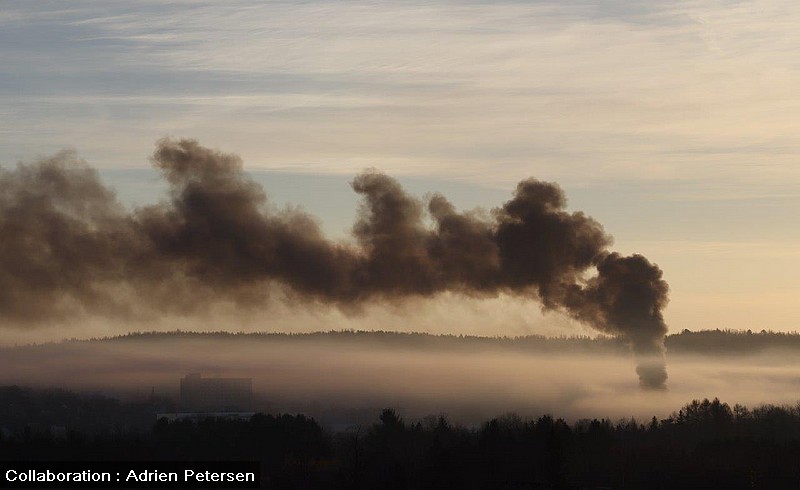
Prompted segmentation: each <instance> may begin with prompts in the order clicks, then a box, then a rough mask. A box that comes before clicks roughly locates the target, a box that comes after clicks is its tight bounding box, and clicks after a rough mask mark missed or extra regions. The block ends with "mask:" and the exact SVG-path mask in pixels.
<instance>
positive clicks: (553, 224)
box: [0, 139, 668, 388]
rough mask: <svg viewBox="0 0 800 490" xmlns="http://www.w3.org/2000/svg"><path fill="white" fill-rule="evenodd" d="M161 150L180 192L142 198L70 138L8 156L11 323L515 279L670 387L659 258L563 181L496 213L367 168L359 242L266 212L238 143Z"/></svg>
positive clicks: (520, 291)
mask: <svg viewBox="0 0 800 490" xmlns="http://www.w3.org/2000/svg"><path fill="white" fill-rule="evenodd" d="M152 161H153V164H154V165H155V167H156V168H158V169H159V170H161V172H162V174H163V177H164V178H165V179H166V181H167V182H168V183H169V186H170V187H169V189H170V190H169V195H168V196H167V199H166V200H164V201H163V202H161V203H159V204H155V205H150V206H145V207H142V208H138V209H136V210H134V211H132V212H130V211H127V210H126V209H125V208H124V207H123V206H121V205H120V204H119V203H118V202H117V201H116V198H115V196H114V193H113V192H112V191H111V190H109V189H108V188H106V187H105V186H104V185H103V184H102V182H100V180H99V178H98V175H97V173H96V171H94V170H93V169H91V168H90V167H89V166H88V165H87V164H86V163H85V162H83V161H81V160H79V159H77V158H76V157H75V155H73V154H71V153H69V152H62V153H60V154H58V155H56V156H54V157H52V158H49V159H45V160H41V161H39V162H36V163H32V164H18V165H17V167H16V169H15V170H11V171H0V172H2V173H0V237H1V238H0V324H2V325H4V326H6V327H10V326H33V325H37V324H44V323H48V322H53V321H55V320H56V319H58V318H63V317H67V316H80V315H106V316H113V317H115V318H119V317H122V318H125V317H126V316H135V315H141V314H142V312H144V311H150V312H155V313H177V314H185V315H190V314H197V313H201V312H202V311H203V310H204V309H205V308H208V307H209V305H210V304H214V303H215V302H219V301H228V302H233V303H235V304H237V305H238V306H241V307H263V306H264V305H266V304H268V302H269V297H268V294H269V291H270V290H271V288H270V287H269V286H270V285H274V284H279V285H281V286H282V287H283V288H285V289H286V290H287V291H288V293H289V295H290V298H291V299H292V300H296V301H310V302H319V303H324V304H330V305H334V306H336V307H338V308H341V309H342V310H344V311H348V312H355V311H358V309H359V307H360V306H361V305H362V304H364V302H366V301H385V302H391V301H393V300H397V299H400V298H415V297H419V298H424V297H429V296H431V295H435V294H437V293H440V292H444V291H451V292H456V293H461V294H464V295H468V296H474V297H491V296H496V295H498V294H500V293H506V294H512V295H517V296H522V297H529V298H531V299H535V300H537V301H539V302H540V303H541V305H542V307H543V308H545V309H548V310H560V311H563V312H565V313H567V314H568V315H570V316H572V317H573V318H576V319H577V320H579V321H581V322H584V323H586V324H588V325H590V326H592V327H594V328H595V329H597V330H599V331H601V332H604V333H608V334H612V335H616V336H619V337H621V338H623V339H625V340H626V341H627V342H629V344H630V346H631V349H632V351H633V353H634V355H635V356H636V358H637V362H638V367H637V372H638V374H639V379H640V383H641V385H642V387H645V388H663V387H664V386H665V382H666V378H667V374H666V369H665V363H664V335H665V334H666V332H667V327H666V325H665V323H664V319H663V316H662V313H661V310H662V309H663V308H664V306H665V305H666V303H667V292H668V287H667V284H666V282H665V281H664V280H663V279H662V277H661V276H662V273H661V270H660V269H659V268H658V267H657V266H656V265H654V264H651V263H650V262H649V261H648V260H647V259H646V258H644V257H642V256H641V255H633V256H629V257H623V256H620V255H619V254H617V253H614V252H611V251H609V246H610V245H611V237H610V236H609V235H607V234H606V233H605V232H604V230H603V228H602V226H601V225H600V224H599V223H598V222H596V221H595V220H593V219H592V218H590V217H588V216H586V215H585V214H583V213H581V212H575V213H569V212H567V211H565V207H566V199H565V197H564V193H563V191H562V190H561V188H560V187H558V186H557V185H556V184H553V183H549V182H541V181H537V180H534V179H528V180H524V181H522V182H520V183H519V184H518V185H517V188H516V191H515V192H514V195H513V197H512V198H511V200H509V201H508V202H506V203H505V204H503V205H502V206H500V207H498V208H496V209H494V210H492V211H491V213H490V214H486V213H480V212H477V211H473V212H458V211H457V210H456V209H455V208H454V206H453V205H452V204H451V203H450V202H449V201H448V200H447V199H446V198H445V197H444V196H442V195H439V194H437V195H434V196H432V197H430V198H429V199H427V201H426V202H423V201H421V200H419V199H417V198H414V197H412V196H410V195H408V194H407V193H406V192H405V191H404V190H403V188H402V187H401V186H400V184H399V183H398V182H397V181H396V180H394V179H392V178H391V177H388V176H386V175H384V174H381V173H378V172H374V171H368V172H365V173H362V174H360V175H357V176H356V177H355V179H354V180H353V182H352V187H353V190H354V191H355V192H357V193H358V194H360V195H361V196H362V204H361V207H360V209H359V211H358V217H357V220H356V223H355V225H354V226H353V238H354V242H353V243H337V242H333V241H331V240H328V239H327V238H326V237H325V236H323V234H322V232H321V230H320V228H319V226H318V224H317V221H316V220H315V219H314V218H313V217H312V216H309V215H308V214H305V213H303V212H301V211H297V210H288V211H280V212H276V211H270V210H269V209H268V201H267V197H266V194H265V193H264V191H263V189H262V188H261V187H260V186H259V185H258V184H256V183H255V182H253V181H252V180H251V179H250V178H249V177H247V175H246V174H244V173H243V171H242V162H241V160H240V159H239V158H238V157H237V156H235V155H231V154H225V153H221V152H218V151H214V150H211V149H208V148H204V147H202V146H200V145H199V144H198V143H197V142H196V141H194V140H177V141H176V140H169V139H165V140H161V141H159V142H158V143H157V146H156V150H155V152H154V154H153V157H152ZM595 270H596V274H593V275H592V272H593V271H595Z"/></svg>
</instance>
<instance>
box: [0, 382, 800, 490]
mask: <svg viewBox="0 0 800 490" xmlns="http://www.w3.org/2000/svg"><path fill="white" fill-rule="evenodd" d="M153 403H158V401H157V400H154V401H153ZM145 412H147V407H145V406H144V405H142V404H140V405H124V404H120V403H119V402H117V401H116V400H113V399H109V398H105V397H102V396H88V395H78V394H74V393H70V392H66V391H53V390H50V391H36V390H31V389H26V388H20V387H4V388H0V421H2V427H0V429H1V430H0V460H2V461H47V460H110V461H115V460H116V461H129V460H187V461H214V460H245V461H260V463H261V473H262V478H263V480H262V487H263V488H355V489H360V488H388V489H392V488H395V489H404V488H465V489H470V488H476V489H478V488H480V489H485V488H520V489H522V488H531V489H534V488H547V489H559V488H576V489H577V488H581V489H587V488H591V489H598V488H620V489H623V488H648V489H657V488H669V489H674V488H728V489H736V488H743V489H744V488H797V485H798V482H800V406H772V405H765V406H760V407H756V408H753V409H752V410H751V409H748V408H746V407H743V406H740V405H735V406H733V407H731V406H730V405H728V404H727V403H724V402H721V401H720V400H717V399H714V400H707V399H706V400H694V401H692V402H691V403H688V404H686V405H685V406H683V407H681V408H680V409H679V410H678V411H676V412H674V413H673V414H672V415H671V416H669V417H667V418H665V419H661V420H659V419H656V418H655V417H653V418H652V419H651V420H644V421H637V420H633V419H624V420H619V421H610V420H606V419H585V420H579V421H576V422H575V423H573V424H569V423H567V422H565V421H564V420H562V419H560V418H554V417H552V416H549V415H544V416H541V417H539V418H536V419H523V418H520V417H518V416H516V415H513V414H509V415H505V416H502V417H498V418H494V419H491V420H488V421H486V422H484V423H483V424H481V425H479V426H477V427H473V428H467V427H463V426H459V425H454V424H452V423H451V422H450V421H448V420H447V419H446V418H444V417H441V416H440V417H436V416H431V417H427V418H424V419H421V420H410V421H406V420H403V419H402V418H401V417H400V416H399V415H398V413H397V412H396V411H394V410H392V409H385V410H383V411H382V412H380V413H376V419H375V422H374V423H372V424H370V425H366V426H354V427H351V428H349V429H348V430H344V431H339V432H330V431H326V430H324V429H323V427H322V426H321V425H320V424H318V423H317V422H316V421H315V420H314V419H312V418H308V417H306V416H304V415H288V414H282V415H265V414H256V415H254V416H253V417H252V418H250V419H249V420H223V419H206V420H202V421H185V420H184V421H177V422H169V421H167V420H166V419H161V420H159V421H157V422H154V421H153V418H152V415H151V417H150V418H149V423H148V424H146V426H144V425H142V426H139V425H138V422H131V421H132V420H134V419H135V420H139V416H140V415H142V414H144V413H145ZM131 417H132V418H131ZM55 421H61V423H66V424H67V425H66V426H57V425H53V422H55ZM65 421H66V422H65ZM139 421H141V420H139ZM73 423H74V424H75V425H73ZM87 423H88V424H89V425H86V424H87ZM82 424H83V425H82Z"/></svg>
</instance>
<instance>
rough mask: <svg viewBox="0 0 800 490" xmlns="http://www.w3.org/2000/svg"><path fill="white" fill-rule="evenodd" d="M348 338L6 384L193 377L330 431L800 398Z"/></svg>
mask: <svg viewBox="0 0 800 490" xmlns="http://www.w3.org/2000/svg"><path fill="white" fill-rule="evenodd" d="M339 337H342V336H326V335H320V336H317V337H315V338H310V337H307V336H285V337H275V336H264V337H259V336H247V335H241V336H237V335H221V336H213V335H191V334H183V335H167V336H165V335H158V336H157V338H149V337H148V336H134V337H130V338H119V339H113V340H103V341H89V342H64V343H60V344H46V345H38V346H28V347H17V348H7V349H4V350H3V352H2V355H1V356H0V384H20V385H27V386H35V387H62V388H68V389H73V390H78V391H99V392H103V393H108V394H112V395H115V396H120V397H122V398H123V399H136V398H137V397H138V398H144V397H147V396H149V395H150V394H151V390H153V389H154V391H155V393H156V394H157V395H161V396H171V397H174V398H177V395H178V385H179V379H180V378H181V377H183V376H184V375H186V374H187V373H189V372H200V373H203V375H205V376H215V375H218V376H223V377H251V378H253V387H254V390H255V392H256V399H257V400H258V401H257V406H256V409H258V410H261V411H266V412H272V413H276V412H304V413H306V414H309V415H312V416H316V417H319V418H321V419H323V420H324V421H327V422H330V423H356V422H359V423H360V422H365V420H363V417H361V416H359V415H357V414H358V413H363V414H369V415H370V416H371V417H374V416H375V414H376V413H377V412H376V410H378V409H380V408H382V407H394V408H396V409H398V410H399V411H400V413H401V414H402V415H403V416H405V417H408V418H411V419H415V418H421V417H424V416H425V415H430V414H434V415H436V414H447V415H448V417H449V418H450V419H451V420H454V421H457V422H461V423H466V424H470V423H477V422H479V421H481V420H486V419H487V418H489V417H493V416H497V415H500V414H504V413H507V412H517V413H519V414H520V415H523V416H537V415H541V414H544V413H550V414H554V415H556V416H561V417H565V418H567V419H568V420H576V419H580V418H584V417H592V418H593V417H607V418H611V419H618V418H622V417H631V416H634V417H636V418H637V419H640V420H646V419H649V418H650V417H652V416H656V417H659V418H663V417H666V416H667V415H669V414H670V413H671V412H672V411H674V410H676V409H677V408H678V407H680V406H682V405H683V404H685V403H686V402H687V401H689V400H692V399H696V398H705V397H719V398H720V399H722V400H724V401H728V402H729V403H731V405H733V404H734V403H741V404H746V405H748V406H753V405H758V404H764V403H773V404H785V403H789V404H791V403H795V402H796V401H797V400H798V399H800V396H798V392H800V362H798V361H797V356H796V354H792V353H789V352H783V353H781V352H778V351H765V352H762V353H758V354H752V355H736V356H713V357H711V356H708V355H702V354H670V357H669V360H670V363H671V366H672V374H671V379H672V380H673V381H672V383H671V384H670V389H669V390H668V391H643V390H641V389H639V385H638V383H637V382H636V380H635V379H631V376H630V364H631V359H630V356H631V354H630V353H629V352H628V351H627V350H626V349H625V348H624V345H623V344H613V341H609V342H612V344H613V345H612V344H609V345H607V346H606V347H605V348H602V349H595V350H596V352H591V351H586V350H584V351H581V350H580V349H569V348H560V349H555V350H550V351H542V350H535V349H533V350H526V349H525V348H520V347H515V346H514V345H512V344H513V342H512V343H510V344H509V345H504V344H502V343H496V344H492V343H488V345H478V344H480V343H475V342H473V343H470V342H460V341H457V339H456V340H454V341H453V342H452V344H453V346H446V345H422V344H420V345H412V344H408V343H403V342H400V343H397V342H395V341H390V339H386V341H381V337H380V335H375V334H373V335H372V336H370V338H369V339H367V340H363V339H359V338H357V337H358V335H353V336H350V337H347V336H344V337H347V338H339ZM434 338H435V337H434ZM423 344H424V343H423Z"/></svg>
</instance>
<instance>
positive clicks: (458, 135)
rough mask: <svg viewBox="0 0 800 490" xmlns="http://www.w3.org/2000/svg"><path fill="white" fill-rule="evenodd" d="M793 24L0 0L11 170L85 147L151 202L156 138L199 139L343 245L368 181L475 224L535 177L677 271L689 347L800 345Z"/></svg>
mask: <svg viewBox="0 0 800 490" xmlns="http://www.w3.org/2000/svg"><path fill="white" fill-rule="evenodd" d="M798 25H800V10H798V9H797V7H796V3H795V2H791V1H783V0H774V1H769V2H767V1H674V0H669V1H662V2H634V1H622V0H618V1H609V2H589V1H535V2H521V1H517V2H502V1H491V2H490V1H445V2H436V3H431V2H405V1H400V2H398V1H393V2H355V1H343V2H333V1H302V2H301V1H276V2H250V1H230V2H159V1H146V2H100V1H97V2H91V1H71V2H45V1H41V2H39V1H37V2H30V1H18V2H15V1H2V2H0V165H2V166H9V165H13V164H14V163H15V162H17V161H20V160H31V159H34V158H36V157H37V156H43V155H48V154H52V153H54V152H56V151H58V150H60V149H62V148H65V147H71V148H75V149H76V150H77V151H78V152H79V154H80V155H81V156H82V157H83V158H85V159H86V160H88V161H89V162H90V163H91V164H93V165H94V166H97V167H99V168H101V169H103V175H104V176H105V177H106V178H107V179H108V180H109V182H111V183H112V184H113V185H114V186H115V187H116V188H117V189H118V192H119V195H120V197H121V198H122V199H123V200H124V201H126V202H128V203H131V204H134V203H143V202H149V201H151V200H152V199H156V198H157V197H156V196H157V189H158V185H157V184H156V183H155V181H154V179H153V174H152V173H151V171H149V170H147V167H148V163H147V157H148V155H149V153H150V152H151V151H152V148H153V143H154V142H155V141H156V140H157V139H158V138H161V137H163V136H176V137H193V138H197V139H198V140H199V141H200V142H201V143H202V144H204V145H207V146H211V147H216V148H219V149H221V150H224V151H229V152H234V153H238V154H240V155H241V156H242V157H243V159H244V161H245V166H246V168H247V169H248V171H250V172H251V173H252V175H254V176H255V177H256V178H257V179H258V180H259V181H262V182H264V184H265V187H266V188H267V190H268V192H269V193H270V195H272V196H273V197H274V200H275V201H276V202H277V203H279V204H283V203H288V202H292V203H298V204H301V205H303V206H305V207H306V208H307V209H308V210H309V211H311V212H313V213H314V214H316V215H318V216H319V217H320V218H321V220H322V221H323V223H324V227H325V229H326V230H327V231H328V232H329V233H330V234H331V235H332V236H335V237H341V236H344V235H345V233H346V230H347V227H348V226H349V223H350V220H351V219H352V216H353V213H354V203H355V202H356V201H355V196H354V195H353V194H352V192H351V191H350V190H349V188H348V186H347V182H348V181H349V179H350V178H351V177H352V175H353V174H354V173H356V172H358V171H360V170H362V169H364V168H366V167H376V168H378V169H380V170H382V171H385V172H387V173H390V174H392V175H396V176H400V178H401V181H402V182H403V183H404V184H406V185H407V186H408V187H409V189H411V190H412V192H414V193H417V194H422V193H424V192H428V191H432V190H441V191H443V192H445V193H446V194H448V195H450V196H451V197H453V200H454V202H455V203H456V204H457V205H459V206H462V207H474V206H484V207H491V206H495V205H497V204H499V203H501V202H502V200H503V199H505V198H507V197H508V196H509V195H510V192H511V190H512V189H513V186H514V184H515V183H516V182H517V181H518V180H520V179H523V178H526V177H529V176H535V177H537V178H540V179H543V180H550V181H557V182H559V183H560V184H561V185H562V186H563V187H564V188H565V190H566V191H567V194H568V197H569V199H570V207H571V209H575V210H578V209H580V210H584V211H586V212H587V213H588V214H590V215H592V216H594V217H595V218H597V219H598V220H599V221H601V222H602V223H603V224H604V225H605V227H606V229H607V231H608V232H610V233H611V234H613V235H614V236H615V239H616V241H615V248H616V249H618V250H621V251H623V252H626V253H631V252H640V253H644V254H645V255H647V256H648V257H650V258H651V259H652V260H653V261H655V262H656V263H658V264H659V265H660V266H661V267H662V268H663V269H664V270H665V277H666V279H667V280H668V281H669V282H670V284H671V287H672V302H671V304H670V306H669V307H668V309H667V312H666V314H667V320H668V321H669V323H670V325H671V328H672V329H673V330H677V329H682V328H716V327H720V328H724V327H734V328H758V329H760V328H775V329H784V330H792V329H796V328H798V321H797V318H798V316H799V315H798V313H800V306H797V305H798V304H800V301H798V298H800V286H798V285H797V284H796V280H795V278H796V277H800V265H798V259H800V229H799V228H798V226H797V224H796V222H797V221H798V217H800V164H798V156H799V155H800V142H799V140H798V138H797V134H799V133H800V131H799V130H800V94H798V92H797V87H798V86H800V63H798V59H797V53H798V52H800V34H799V33H800V30H798V29H797V26H798ZM322 196H325V201H324V202H323V199H322ZM331 202H333V203H335V205H333V206H332V205H330V203H331ZM498 333H500V334H502V333H503V332H498ZM512 333H514V334H517V333H519V332H518V331H514V332H512ZM532 333H535V332H532Z"/></svg>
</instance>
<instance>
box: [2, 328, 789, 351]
mask: <svg viewBox="0 0 800 490" xmlns="http://www.w3.org/2000/svg"><path fill="white" fill-rule="evenodd" d="M189 338H191V339H198V340H209V341H213V340H226V341H247V342H254V341H261V342H331V343H342V344H345V343H346V344H358V343H365V344H372V345H376V344H377V345H381V346H383V347H387V348H398V349H435V350H441V349H445V350H459V351H469V350H483V349H511V350H519V351H532V352H553V353H559V352H565V353H627V352H628V348H627V346H626V345H625V343H624V341H622V340H620V339H617V338H614V337H607V336H598V337H594V338H593V337H589V336H573V337H566V336H564V337H545V336H542V335H528V336H519V337H481V336H472V335H434V334H429V333H420V332H411V333H405V332H388V331H382V330H376V331H363V330H332V331H328V332H313V333H233V332H227V331H218V332H187V331H180V330H176V331H172V332H136V333H130V334H127V335H121V336H116V337H103V338H93V339H89V340H77V339H71V340H65V341H63V342H60V343H49V344H42V345H38V346H34V345H30V346H21V347H44V348H47V347H49V346H58V345H63V344H64V343H103V342H112V343H114V342H142V341H163V340H179V339H189ZM666 347H667V352H668V354H669V355H673V354H706V355H709V354H711V355H743V354H757V353H760V352H764V351H768V350H792V351H794V350H797V351H800V333H797V332H790V333H786V332H773V331H767V330H761V331H759V332H753V331H750V330H747V331H738V330H720V329H717V330H701V331H696V332H693V331H689V330H683V331H682V332H680V333H676V334H672V335H668V336H667V337H666ZM9 348H12V349H13V348H15V347H6V348H5V349H9ZM16 348H19V347H16ZM1 351H2V349H0V352H1Z"/></svg>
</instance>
